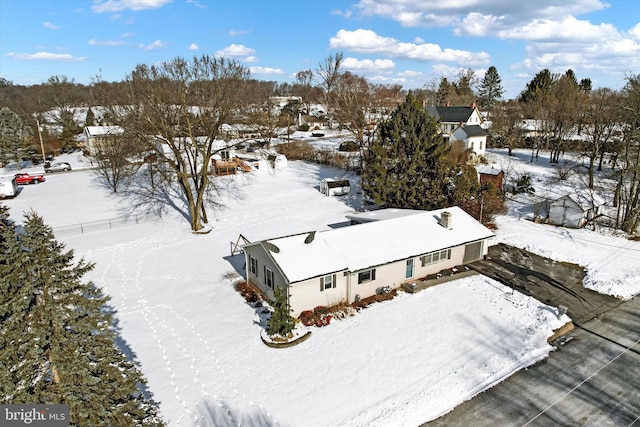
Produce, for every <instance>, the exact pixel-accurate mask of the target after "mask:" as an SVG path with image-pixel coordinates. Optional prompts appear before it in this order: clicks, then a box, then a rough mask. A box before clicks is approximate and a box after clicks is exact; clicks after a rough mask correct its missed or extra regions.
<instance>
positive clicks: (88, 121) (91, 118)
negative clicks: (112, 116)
mask: <svg viewBox="0 0 640 427" xmlns="http://www.w3.org/2000/svg"><path fill="white" fill-rule="evenodd" d="M84 125H85V126H95V125H96V116H95V114H94V113H93V110H92V109H91V107H89V108H88V109H87V116H86V117H85V119H84Z"/></svg>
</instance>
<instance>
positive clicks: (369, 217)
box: [346, 208, 425, 223]
mask: <svg viewBox="0 0 640 427" xmlns="http://www.w3.org/2000/svg"><path fill="white" fill-rule="evenodd" d="M424 212H425V211H423V210H418V209H396V208H387V209H378V210H375V211H368V212H361V213H356V214H352V215H346V217H347V219H350V220H352V221H355V222H360V223H362V222H371V221H380V220H383V219H392V218H401V217H403V216H407V215H415V214H419V213H424Z"/></svg>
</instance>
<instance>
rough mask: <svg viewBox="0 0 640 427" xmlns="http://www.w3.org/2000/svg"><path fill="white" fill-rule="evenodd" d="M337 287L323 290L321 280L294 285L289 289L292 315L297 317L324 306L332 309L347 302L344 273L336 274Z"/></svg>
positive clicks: (311, 280) (315, 279)
mask: <svg viewBox="0 0 640 427" xmlns="http://www.w3.org/2000/svg"><path fill="white" fill-rule="evenodd" d="M335 279H336V287H335V288H331V289H324V290H322V291H321V290H320V289H321V282H320V281H321V278H320V277H316V278H313V279H309V280H305V281H303V282H298V283H294V284H292V285H291V286H290V287H289V295H290V298H289V305H290V308H291V315H292V316H294V317H296V316H298V315H299V314H300V313H301V312H303V311H305V310H313V309H314V307H317V306H319V305H323V306H325V307H331V306H333V305H336V304H340V303H343V302H346V301H347V276H345V275H344V272H342V271H341V272H338V273H335Z"/></svg>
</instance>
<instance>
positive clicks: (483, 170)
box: [476, 165, 502, 175]
mask: <svg viewBox="0 0 640 427" xmlns="http://www.w3.org/2000/svg"><path fill="white" fill-rule="evenodd" d="M476 170H477V171H478V173H480V174H483V175H500V173H501V172H502V169H501V168H500V167H496V166H495V165H491V166H487V165H480V166H476Z"/></svg>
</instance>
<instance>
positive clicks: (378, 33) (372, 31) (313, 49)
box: [0, 0, 640, 98]
mask: <svg viewBox="0 0 640 427" xmlns="http://www.w3.org/2000/svg"><path fill="white" fill-rule="evenodd" d="M338 52H342V53H343V54H344V58H345V60H344V64H343V71H346V70H349V71H351V72H353V73H355V74H358V75H362V76H364V77H366V78H367V79H368V80H369V81H371V82H372V83H378V84H401V85H402V86H403V87H404V88H405V89H413V88H421V87H424V86H425V85H426V86H430V85H432V84H434V82H436V83H437V82H438V81H439V79H440V77H443V76H444V77H447V78H450V79H451V78H455V76H456V74H457V73H458V71H459V70H461V69H468V68H471V69H473V70H474V71H475V72H476V75H477V76H479V77H482V76H483V75H484V72H485V70H486V69H487V68H488V67H489V66H491V65H493V66H495V67H496V68H497V69H498V73H499V74H500V76H501V77H502V80H503V86H504V87H505V89H506V91H507V92H506V94H505V97H506V98H512V97H515V96H517V95H518V93H519V92H520V91H522V90H523V89H524V87H525V85H526V83H527V82H529V81H530V80H531V78H532V77H533V76H534V75H535V74H536V73H537V72H538V71H540V70H542V69H544V68H548V69H549V70H551V71H552V72H555V73H563V72H564V71H566V70H567V69H569V68H571V69H573V70H574V72H575V74H576V77H577V78H578V79H579V80H580V79H582V78H590V79H591V80H592V82H593V87H594V88H596V87H610V88H613V89H618V88H620V87H622V86H623V85H624V78H625V75H626V74H630V73H633V74H637V73H640V3H639V2H637V0H616V1H612V0H607V1H605V0H562V1H560V0H536V1H529V0H522V1H521V0H447V1H443V0H209V1H207V0H0V77H2V78H4V79H7V80H10V81H12V82H13V83H15V84H21V85H31V84H38V83H42V82H45V81H46V80H47V79H48V78H49V77H50V76H53V75H64V76H67V77H68V78H69V79H73V80H75V81H76V82H78V83H83V84H90V83H91V81H92V79H95V78H96V76H100V78H101V79H102V80H106V81H119V80H122V79H123V78H124V77H125V76H126V74H127V73H129V72H131V71H132V70H133V69H134V68H135V66H136V65H137V64H140V63H144V64H154V63H159V62H162V61H167V60H171V59H173V58H176V57H184V58H191V57H193V56H194V55H202V54H208V55H215V56H224V57H227V58H229V59H235V60H237V61H239V62H240V63H242V64H243V65H245V66H246V67H247V68H249V69H250V70H251V75H252V77H253V78H256V79H260V80H275V81H281V82H283V81H289V82H292V81H294V75H295V73H297V72H299V71H302V70H306V69H310V70H312V71H316V70H317V69H318V65H319V63H320V62H321V61H322V60H324V59H325V58H327V57H328V56H329V55H335V54H336V53H338Z"/></svg>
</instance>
